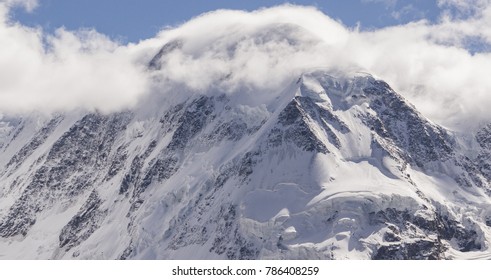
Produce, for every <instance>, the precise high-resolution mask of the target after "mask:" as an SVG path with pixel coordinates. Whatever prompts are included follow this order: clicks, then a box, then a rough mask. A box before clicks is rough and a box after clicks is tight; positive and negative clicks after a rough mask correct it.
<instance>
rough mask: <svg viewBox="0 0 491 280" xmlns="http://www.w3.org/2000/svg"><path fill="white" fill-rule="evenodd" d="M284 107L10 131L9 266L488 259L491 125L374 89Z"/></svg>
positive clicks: (301, 94) (341, 85) (326, 84)
mask: <svg viewBox="0 0 491 280" xmlns="http://www.w3.org/2000/svg"><path fill="white" fill-rule="evenodd" d="M181 44H182V43H180V41H176V42H173V43H172V44H169V45H166V46H164V47H163V48H162V50H161V52H159V54H158V56H159V57H156V58H155V59H154V60H152V63H151V68H154V69H158V68H159V64H158V63H159V60H160V59H161V57H163V56H165V54H166V53H167V52H171V51H174V50H175V49H178V48H180V47H181ZM271 100H272V101H269V103H267V104H255V105H251V104H250V103H247V102H242V101H241V99H240V98H236V96H230V95H228V94H222V93H214V92H213V91H210V92H206V93H203V94H195V95H190V96H189V98H184V99H182V100H180V101H176V102H174V103H172V102H168V103H169V104H167V105H165V106H162V107H159V109H156V110H154V111H150V112H148V110H145V108H140V109H135V110H133V111H131V112H120V113H114V114H110V115H103V114H99V113H90V114H85V115H84V114H82V115H76V114H66V115H62V116H61V115H59V116H53V117H51V118H46V117H44V116H29V117H20V118H7V117H5V116H4V117H2V120H1V121H0V129H1V130H0V140H1V142H0V176H1V177H0V195H1V198H0V252H1V254H0V257H1V258H9V259H12V258H19V259H32V258H39V259H48V258H58V259H70V258H79V259H182V258H196V259H209V258H212V259H217V258H218V259H344V258H352V259H446V258H479V257H483V258H487V257H489V256H491V249H490V248H489V245H488V244H489V240H490V239H489V238H490V237H489V236H490V234H491V229H490V225H491V207H490V206H491V198H490V196H489V195H490V185H489V182H490V179H491V167H490V166H491V165H490V164H491V155H490V147H491V140H490V139H491V128H490V126H486V127H483V128H482V129H481V130H479V131H478V132H477V133H476V134H475V135H474V136H472V138H471V139H470V138H469V135H458V134H456V133H454V132H452V131H447V130H445V129H444V128H442V127H439V126H438V125H435V124H433V123H431V122H430V121H428V120H427V119H425V118H424V117H423V116H422V115H421V114H419V113H418V112H417V111H416V109H415V108H414V107H413V106H412V105H410V104H409V103H408V102H406V101H405V100H404V98H403V97H401V96H400V95H399V94H397V93H396V92H394V91H393V90H392V89H391V88H390V86H389V85H387V84H386V83H385V82H383V81H380V80H376V79H374V78H372V77H371V76H369V75H338V76H336V77H334V76H331V75H330V74H329V73H326V72H323V71H314V72H309V73H305V74H304V75H302V77H300V79H298V81H296V82H292V83H291V85H289V86H288V87H287V89H286V90H284V91H282V94H279V95H278V96H277V97H276V98H274V99H271ZM144 105H145V104H143V105H141V106H144ZM152 108H154V107H152ZM463 139H466V140H465V141H463ZM469 139H470V140H469ZM462 143H466V144H462Z"/></svg>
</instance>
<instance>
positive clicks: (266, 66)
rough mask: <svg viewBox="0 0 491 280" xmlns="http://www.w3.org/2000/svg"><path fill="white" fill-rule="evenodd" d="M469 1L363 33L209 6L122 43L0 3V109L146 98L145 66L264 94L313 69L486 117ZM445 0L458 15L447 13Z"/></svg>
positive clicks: (483, 53) (304, 10) (489, 62)
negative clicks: (359, 74)
mask: <svg viewBox="0 0 491 280" xmlns="http://www.w3.org/2000/svg"><path fill="white" fill-rule="evenodd" d="M8 2H9V3H10V2H12V1H8ZM15 2H18V1H15ZM31 2H32V3H35V2H33V1H28V2H25V3H31ZM477 2H479V5H480V7H481V9H480V11H479V12H472V13H469V12H467V10H468V8H469V7H468V6H465V5H464V6H462V3H463V2H461V1H454V0H452V1H450V0H445V1H444V0H441V1H439V5H440V6H441V7H442V9H443V12H442V17H441V19H440V21H439V22H437V23H430V22H427V21H418V22H412V23H409V24H405V25H399V26H393V27H387V28H382V29H378V30H370V31H361V30H359V29H351V28H348V27H346V26H344V25H343V24H342V23H340V22H338V21H335V20H333V19H331V18H329V17H328V16H326V15H325V14H323V13H322V12H320V11H319V10H317V9H315V8H312V7H298V6H291V5H283V6H279V7H274V8H269V9H261V10H257V11H253V12H245V11H229V10H219V11H215V12H211V13H207V14H204V15H201V16H199V17H197V18H194V19H192V20H190V21H189V22H187V23H185V24H183V25H181V26H179V27H176V28H168V29H165V30H163V31H161V32H160V33H159V34H158V35H157V36H156V37H155V38H152V39H149V40H146V41H143V42H140V43H138V44H129V45H126V46H121V45H119V44H118V43H116V42H113V41H111V40H109V39H108V38H107V37H105V36H103V35H101V34H99V33H97V32H96V31H76V32H70V31H67V30H64V29H60V30H58V31H57V32H56V33H55V34H54V35H46V34H44V33H43V31H42V30H40V29H29V28H26V27H24V26H22V25H20V24H18V23H12V22H9V20H8V17H7V14H8V9H7V8H6V6H5V5H1V6H0V7H1V9H2V11H3V12H2V14H1V27H0V36H1V37H0V38H1V40H2V42H6V44H4V45H6V46H7V47H3V48H2V51H1V53H0V65H1V67H0V71H1V72H2V73H1V75H0V79H1V83H0V104H1V105H0V110H3V111H5V110H8V111H11V112H16V111H26V110H32V109H36V110H39V109H41V110H48V111H50V110H60V109H65V110H70V109H73V108H76V107H83V108H89V109H99V110H103V111H113V110H119V109H121V108H124V107H128V106H131V105H133V104H135V103H136V102H138V101H139V100H140V99H141V97H142V96H145V93H147V92H148V91H149V90H148V88H149V86H148V83H149V82H148V80H149V76H150V75H149V73H151V76H152V77H153V79H152V80H153V81H156V80H157V81H158V83H157V85H158V86H159V87H161V88H167V90H164V91H172V88H173V87H172V85H175V84H180V85H185V86H186V87H188V88H190V89H192V90H199V91H200V92H205V91H210V89H213V91H215V90H219V91H222V92H228V93H230V94H232V93H233V92H240V93H242V94H247V93H250V94H253V92H261V96H269V97H271V94H273V95H274V92H279V91H280V90H281V88H282V87H284V86H285V85H284V84H285V82H288V81H291V80H292V79H295V78H296V77H298V75H299V74H300V73H302V72H303V71H305V70H308V69H312V68H324V69H332V70H333V71H334V70H335V71H349V72H353V71H364V72H369V73H371V74H374V75H376V76H378V77H380V78H382V79H384V80H386V81H387V82H388V83H389V84H391V85H392V86H393V87H394V88H395V89H396V90H397V91H399V92H400V93H402V94H403V95H404V96H406V97H407V98H408V99H409V100H410V101H411V102H412V103H414V104H415V105H416V107H418V109H419V110H421V111H422V112H423V113H424V114H425V115H426V116H428V117H430V118H431V119H433V120H434V121H436V122H439V123H441V124H444V125H447V126H452V127H453V128H456V129H459V128H464V127H468V126H469V123H471V122H472V123H478V122H484V121H488V120H489V119H490V118H491V115H490V113H489V110H487V108H489V107H490V106H491V95H490V93H491V80H490V79H488V78H487V76H488V74H487V73H490V72H491V54H490V53H489V48H487V46H489V44H490V43H491V31H489V28H486V27H487V26H489V24H490V21H491V6H490V4H489V3H490V2H489V1H483V0H480V1H477ZM477 2H476V3H477ZM12 3H14V2H12ZM26 7H27V6H26ZM449 7H452V8H453V9H454V10H455V11H458V10H461V11H462V12H466V13H468V14H469V16H467V17H465V18H464V17H458V16H452V15H451V14H449V13H448V12H445V11H447V9H448V8H449ZM473 42H474V43H475V42H478V44H477V47H476V44H474V45H473ZM167 43H171V45H172V44H173V43H174V44H175V46H174V47H169V48H168V49H167V50H166V52H165V54H163V55H162V57H161V58H160V59H159V60H158V61H157V62H158V67H156V69H158V71H146V70H144V69H142V68H143V67H146V66H147V65H148V63H149V61H150V60H151V59H152V57H153V55H155V54H156V53H157V52H158V51H159V49H160V48H161V47H162V46H164V45H165V44H167ZM268 92H270V93H271V94H270V95H268V94H267V93H268ZM256 97H258V98H259V95H258V96H256Z"/></svg>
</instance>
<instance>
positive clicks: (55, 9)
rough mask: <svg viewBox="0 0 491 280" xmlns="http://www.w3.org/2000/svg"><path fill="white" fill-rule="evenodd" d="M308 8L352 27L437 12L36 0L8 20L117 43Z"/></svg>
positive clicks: (378, 1) (256, 2) (356, 3)
mask: <svg viewBox="0 0 491 280" xmlns="http://www.w3.org/2000/svg"><path fill="white" fill-rule="evenodd" d="M285 2H288V3H292V4H298V5H311V6H315V7H317V8H319V9H320V10H321V11H323V12H324V13H325V14H327V15H329V16H330V17H332V18H335V19H338V20H340V21H341V22H343V24H345V25H347V26H350V27H353V26H356V25H357V24H358V23H359V24H360V26H361V28H362V29H372V28H379V27H383V26H388V25H396V24H401V23H407V22H409V21H414V20H419V19H422V18H426V19H428V20H430V21H435V20H436V19H437V18H438V15H439V13H440V11H439V8H438V7H437V4H436V1H432V0H413V1H409V0H325V1H311V0H303V1H299V0H296V1H278V0H247V1H230V0H212V1H202V0H181V1H170V0H83V1H81V0H40V2H39V6H38V7H37V8H36V9H34V10H33V11H31V12H26V11H25V10H24V9H22V8H16V9H15V10H14V11H13V13H12V18H13V19H14V20H16V21H20V22H21V23H23V24H25V25H28V26H42V27H43V28H44V30H45V31H48V32H52V31H53V30H55V29H56V28H59V27H61V26H64V27H66V28H67V29H69V30H76V29H80V28H95V29H96V30H97V31H99V32H101V33H104V34H106V35H108V36H110V37H111V38H113V39H117V40H120V41H122V42H137V41H139V40H141V39H147V38H151V37H153V36H154V35H155V34H156V33H157V32H158V31H159V30H161V29H162V28H163V27H165V26H169V25H170V26H175V25H178V24H179V23H183V22H185V21H187V20H189V19H191V18H193V17H195V16H197V15H200V14H202V13H205V12H208V11H213V10H216V9H241V10H255V9H258V8H261V7H271V6H275V5H279V4H282V3H285Z"/></svg>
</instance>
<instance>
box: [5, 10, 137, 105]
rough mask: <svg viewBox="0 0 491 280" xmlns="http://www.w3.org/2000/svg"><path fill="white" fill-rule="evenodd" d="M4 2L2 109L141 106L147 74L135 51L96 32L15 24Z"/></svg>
mask: <svg viewBox="0 0 491 280" xmlns="http://www.w3.org/2000/svg"><path fill="white" fill-rule="evenodd" d="M7 11H8V9H7V8H6V7H5V6H2V5H1V4H0V41H1V42H2V43H1V44H2V48H1V50H0V111H3V112H9V113H22V112H26V111H33V110H38V111H56V110H72V109H75V108H85V109H90V110H93V109H98V110H101V111H111V110H118V109H122V108H125V107H127V106H130V105H132V104H135V103H136V102H137V101H138V98H139V96H141V95H143V94H144V93H145V90H146V88H147V85H146V77H145V74H144V72H143V71H141V69H140V67H139V66H138V65H136V64H135V63H134V62H133V61H132V59H133V57H132V56H131V55H130V54H131V52H132V49H133V48H134V47H132V46H119V45H118V44H116V43H114V42H112V41H111V40H109V39H108V38H106V37H105V36H103V35H101V34H99V33H97V32H95V31H93V30H85V31H77V32H69V31H67V30H65V29H63V28H60V29H58V30H57V31H56V33H55V34H54V35H46V34H44V33H43V32H42V30H40V29H32V28H28V27H25V26H22V25H20V24H18V23H12V22H9V20H8V18H7Z"/></svg>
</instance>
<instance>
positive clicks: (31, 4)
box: [0, 0, 39, 12]
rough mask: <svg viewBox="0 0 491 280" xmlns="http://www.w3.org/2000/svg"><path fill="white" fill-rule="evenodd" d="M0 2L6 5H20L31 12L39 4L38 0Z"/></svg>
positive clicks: (7, 0)
mask: <svg viewBox="0 0 491 280" xmlns="http://www.w3.org/2000/svg"><path fill="white" fill-rule="evenodd" d="M1 3H4V4H5V5H7V6H8V7H14V6H21V7H23V8H24V9H26V11H28V12H32V11H33V10H34V9H35V8H36V7H37V6H38V5H39V2H38V0H0V4H1Z"/></svg>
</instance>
